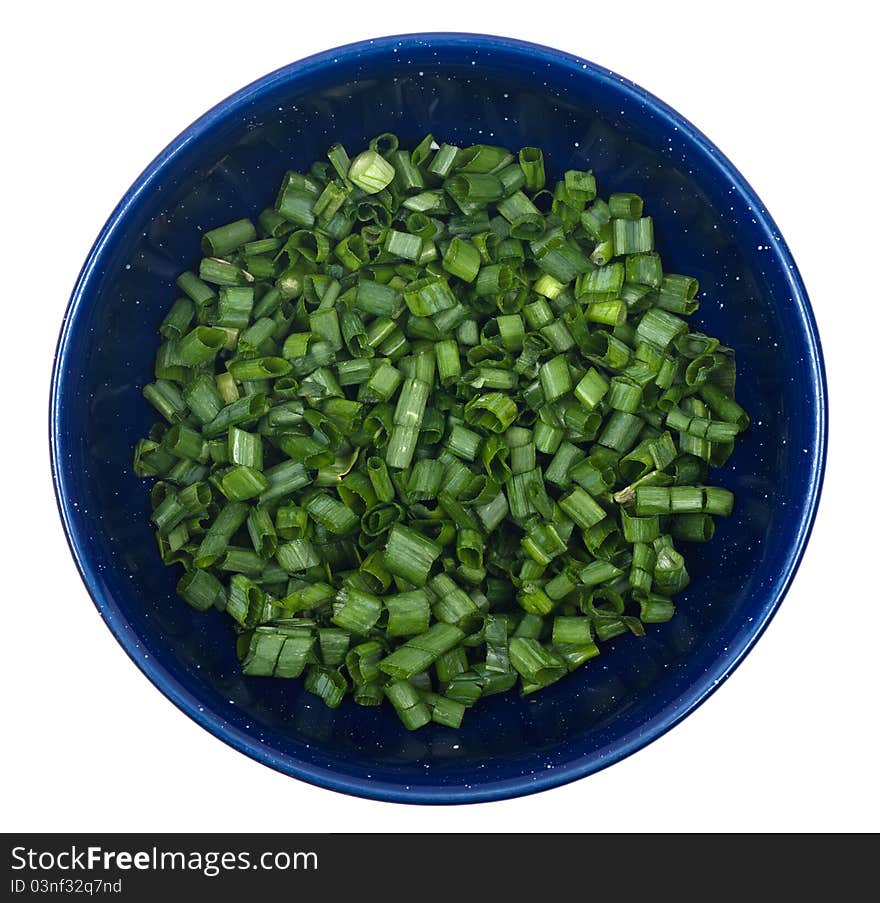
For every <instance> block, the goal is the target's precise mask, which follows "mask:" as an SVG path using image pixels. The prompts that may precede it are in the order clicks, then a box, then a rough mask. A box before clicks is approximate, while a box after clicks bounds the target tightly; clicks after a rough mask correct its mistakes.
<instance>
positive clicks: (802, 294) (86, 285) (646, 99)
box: [49, 32, 828, 804]
mask: <svg viewBox="0 0 880 903" xmlns="http://www.w3.org/2000/svg"><path fill="white" fill-rule="evenodd" d="M425 43H430V44H432V45H440V46H448V47H456V48H461V47H471V48H473V49H474V50H475V51H479V50H481V49H483V50H486V49H490V50H502V51H508V52H513V53H518V54H528V55H529V56H531V57H532V58H533V59H535V61H536V62H544V63H546V64H547V65H553V66H558V67H561V68H563V69H567V70H570V71H572V73H573V74H575V75H578V76H581V77H584V78H585V79H587V80H589V81H594V82H599V83H601V84H602V85H603V86H604V87H607V88H613V90H615V91H620V92H622V93H623V94H625V95H627V96H628V97H629V98H630V99H631V100H633V101H635V102H637V103H639V104H641V105H642V106H644V107H646V108H648V110H649V111H650V112H651V113H653V114H654V115H655V116H657V117H658V118H660V119H663V120H665V121H666V122H668V123H671V124H672V125H674V126H675V127H677V128H678V131H679V132H680V133H681V134H682V135H683V136H684V137H685V138H686V139H687V140H688V142H689V143H690V144H692V145H693V146H694V147H695V148H696V150H697V151H698V152H700V153H702V154H703V155H704V156H705V157H706V158H707V159H711V160H712V162H713V163H714V166H715V167H716V168H717V170H719V171H720V172H721V173H722V174H723V175H724V177H725V178H726V179H728V180H729V182H730V184H731V185H734V186H736V188H737V190H738V191H739V192H740V193H741V194H742V195H743V196H744V198H745V199H746V200H747V202H748V203H750V204H751V208H752V212H753V216H754V218H755V220H756V221H757V225H758V226H760V227H761V228H762V229H763V230H764V231H765V232H766V233H767V235H768V237H770V238H772V239H773V240H772V241H769V242H768V245H770V246H771V247H772V249H773V253H774V255H775V256H776V257H777V259H778V261H779V263H780V266H781V269H782V271H783V273H785V274H786V276H787V279H788V283H789V288H790V290H791V297H792V303H793V304H794V305H795V307H796V308H797V310H798V314H799V319H800V321H801V324H802V327H803V331H804V335H805V339H806V342H807V346H808V349H809V352H810V353H809V360H808V362H807V363H808V367H809V369H810V373H809V376H810V379H809V382H810V388H811V391H812V393H813V395H814V398H815V401H816V405H815V409H816V415H815V420H814V423H813V430H814V436H815V438H816V447H815V448H814V449H811V458H810V473H809V480H808V483H807V486H806V488H805V493H804V495H805V504H804V507H803V509H802V511H801V513H800V517H799V521H798V524H797V530H796V534H795V538H794V541H793V543H792V544H791V546H790V548H789V550H788V553H787V555H786V557H785V559H784V560H783V561H781V562H780V563H779V575H780V578H781V579H780V578H778V579H777V580H776V581H775V592H773V593H772V594H771V595H770V596H769V597H768V598H767V600H766V601H765V603H764V605H763V606H762V609H761V611H760V612H759V614H757V615H756V616H755V619H754V621H753V623H752V627H751V630H750V631H749V632H748V633H747V634H744V635H743V636H741V637H740V638H739V640H738V642H737V643H736V644H734V645H731V646H730V647H729V648H728V649H727V651H726V653H725V654H724V655H723V656H720V657H719V658H718V659H717V660H716V662H715V667H714V668H712V669H710V670H709V671H707V672H705V673H704V674H703V675H702V676H701V677H700V679H699V680H698V681H696V682H695V683H694V684H693V685H692V686H691V687H690V688H689V690H688V692H687V693H686V695H684V696H683V697H682V698H681V704H680V705H679V706H678V708H676V709H675V710H673V711H670V710H669V708H670V707H667V709H666V710H664V711H663V712H661V713H660V714H659V715H658V716H656V717H654V718H652V719H651V720H650V721H649V722H647V723H646V724H645V726H644V730H642V731H639V732H637V733H636V734H635V736H633V735H632V733H631V734H630V735H629V736H625V737H622V738H619V739H618V740H616V741H614V742H613V743H612V744H611V745H610V746H609V747H608V748H606V749H605V750H604V751H603V754H602V756H601V757H600V756H598V755H597V754H596V753H595V752H590V753H585V754H583V755H581V756H580V757H578V758H577V759H574V760H572V761H570V762H568V763H566V764H565V765H560V766H558V767H556V768H553V769H548V770H545V771H542V772H541V773H539V774H524V775H520V776H517V777H514V778H509V779H506V780H504V781H498V782H494V783H493V784H490V785H480V784H479V783H476V782H475V783H470V784H468V785H467V786H465V785H460V786H456V787H449V788H444V787H442V786H440V787H436V788H430V789H429V788H416V787H410V788H405V787H404V786H403V785H402V784H392V783H388V782H377V781H374V780H372V779H369V778H364V777H354V776H350V775H339V774H337V773H335V772H333V771H332V770H331V769H329V768H326V767H325V768H321V767H317V766H315V765H312V764H310V763H306V762H302V761H299V760H296V759H294V758H293V757H292V756H290V755H288V754H284V755H281V754H275V753H273V751H272V750H271V748H269V747H267V745H266V744H264V743H261V742H259V740H258V739H256V738H255V737H254V736H252V735H250V734H247V733H245V732H244V731H241V730H239V729H238V728H236V727H234V726H232V725H230V724H229V723H228V722H226V721H225V720H224V719H223V718H222V717H221V716H220V715H218V714H215V713H213V712H211V711H209V710H208V709H207V707H203V706H202V705H200V701H199V699H198V698H197V697H196V696H195V695H194V694H192V693H191V692H190V691H189V690H187V689H186V688H185V687H184V686H182V685H181V684H180V683H179V682H178V681H177V680H176V679H175V678H174V677H173V676H172V675H171V673H170V672H169V671H168V670H167V669H166V668H165V666H164V665H162V664H161V663H160V662H159V661H158V660H156V659H154V658H153V657H149V658H145V657H144V656H143V654H141V653H140V651H139V650H138V649H137V648H136V644H137V636H136V634H135V633H134V631H133V630H132V629H131V628H130V626H129V625H128V622H127V621H126V619H125V618H124V616H122V614H121V612H120V610H119V608H118V606H117V605H116V603H115V602H114V600H113V599H112V598H111V597H110V595H109V593H107V592H105V590H104V587H103V586H102V584H101V581H100V580H99V578H98V575H97V574H96V573H95V569H94V566H93V565H92V564H91V563H90V561H89V553H88V544H89V543H88V539H87V537H85V536H84V535H81V534H80V532H79V531H78V529H77V527H76V525H75V521H74V518H73V514H74V511H73V508H74V504H73V500H72V498H71V494H70V488H69V486H68V481H67V477H66V475H65V472H64V469H63V467H61V466H60V464H59V462H60V461H61V460H62V459H63V457H64V448H65V444H66V442H67V437H66V436H65V435H63V433H62V431H61V419H62V409H63V404H62V402H61V399H62V394H63V393H62V387H63V384H64V382H65V376H64V374H65V371H66V369H67V367H66V363H67V356H68V352H69V347H68V346H69V340H70V337H71V335H72V334H73V332H74V330H75V327H76V323H77V319H78V315H79V314H80V312H81V310H82V308H83V306H84V302H86V301H87V299H88V297H89V295H90V293H91V288H92V285H93V284H94V283H95V282H96V281H98V280H99V279H100V277H101V274H102V271H101V261H102V257H103V255H104V253H105V251H106V250H107V249H108V246H109V245H111V244H112V243H113V241H114V236H115V235H116V234H117V232H119V231H122V230H124V228H125V219H126V215H127V213H128V211H129V209H130V208H131V207H132V205H133V204H134V203H135V202H136V201H137V199H138V198H139V197H140V196H141V195H142V194H143V193H144V192H147V191H150V190H151V188H152V185H153V183H154V182H156V181H157V180H158V178H159V176H161V174H162V172H163V170H164V168H165V166H166V165H167V164H168V163H170V162H171V161H172V160H173V159H174V158H175V157H176V156H177V155H178V154H179V153H180V152H181V151H182V150H183V149H184V148H185V147H186V146H187V145H189V144H190V143H191V142H192V141H194V140H197V139H198V138H199V136H200V134H201V133H203V132H204V131H205V130H207V129H209V128H210V127H211V126H212V125H213V124H215V123H217V122H219V121H221V120H223V119H225V118H226V117H227V116H229V115H230V114H235V113H238V112H239V111H242V110H243V109H244V108H245V107H246V106H247V105H248V104H249V103H251V102H252V101H253V100H254V99H256V98H258V97H260V96H262V95H263V94H264V93H266V92H267V91H270V90H271V89H272V88H273V87H275V86H276V85H278V84H279V83H282V82H285V81H288V80H290V79H291V78H294V79H297V78H300V77H303V76H305V75H307V74H308V73H309V72H313V71H315V70H319V69H322V68H324V67H325V66H327V65H328V64H330V65H332V64H333V63H334V62H340V61H346V62H348V61H354V60H356V59H357V58H358V57H359V56H360V55H361V54H362V53H365V52H369V53H371V54H372V53H375V52H377V51H378V52H381V51H383V50H387V51H389V52H392V51H394V50H395V49H397V50H399V49H400V48H404V47H407V46H414V45H418V44H425ZM827 421H828V391H827V383H826V376H825V364H824V359H823V355H822V348H821V343H820V340H819V334H818V329H817V326H816V322H815V319H814V315H813V312H812V309H811V307H810V302H809V298H808V295H807V291H806V288H805V286H804V284H803V280H802V279H801V276H800V273H799V272H798V269H797V266H796V264H795V262H794V259H793V258H792V256H791V253H790V251H789V249H788V246H787V244H786V243H785V239H784V238H783V237H782V234H781V232H780V231H779V229H778V228H777V226H776V224H775V222H774V221H773V218H772V217H771V216H770V214H769V213H768V212H767V211H766V208H765V207H764V205H763V203H762V202H761V201H760V199H759V198H758V196H757V194H756V193H755V191H754V189H752V187H751V186H750V185H749V183H748V182H747V181H746V180H745V178H744V177H743V176H742V174H741V173H740V172H739V171H738V170H737V169H736V167H735V166H734V165H733V164H732V163H731V162H730V161H729V160H728V159H727V157H726V156H725V155H724V154H723V153H722V152H721V151H720V150H719V149H718V148H717V147H716V146H715V145H714V144H713V143H712V142H711V141H710V140H709V139H708V138H707V137H706V136H705V135H704V134H703V133H702V132H701V131H699V129H697V128H696V127H695V126H694V125H693V124H692V123H691V122H689V121H688V120H687V119H686V118H685V117H684V116H682V115H681V114H680V113H678V112H677V111H675V110H674V109H673V108H672V107H670V106H669V105H667V104H666V103H664V102H663V101H662V100H660V99H659V98H657V97H655V96H654V95H653V94H651V93H649V92H648V91H646V90H645V89H644V88H641V87H640V86H638V85H636V84H635V83H634V82H632V81H630V80H629V79H626V78H623V77H622V76H620V75H618V74H616V73H615V72H612V71H611V70H610V69H607V68H605V67H602V66H599V65H597V64H595V63H592V62H590V61H589V60H585V59H583V58H581V57H578V56H575V55H573V54H571V53H567V52H565V51H562V50H557V49H554V48H551V47H547V46H544V45H541V44H535V43H532V42H529V41H522V40H519V39H515V38H507V37H501V36H497V35H488V34H478V33H458V32H426V33H409V34H399V35H390V36H386V37H378V38H373V39H367V40H363V41H358V42H355V43H351V44H346V45H343V46H340V47H336V48H331V49H329V50H325V51H322V52H320V53H316V54H313V55H311V56H308V57H305V58H303V59H300V60H298V61H295V62H292V63H289V64H288V65H286V66H283V67H281V68H279V69H276V70H274V71H272V72H270V73H268V74H267V75H264V76H263V77H261V78H259V79H257V80H255V81H253V82H251V83H250V84H249V85H246V86H245V87H243V88H241V89H240V90H238V91H236V92H235V93H233V94H231V95H230V96H228V97H227V98H225V99H224V100H221V101H220V102H219V103H217V104H216V105H215V106H213V107H212V108H211V109H209V110H208V111H207V112H206V113H204V114H203V115H202V116H200V117H199V118H198V119H196V120H195V121H194V122H193V123H192V124H191V125H189V126H187V127H186V128H185V129H184V130H183V131H182V132H181V133H180V134H179V135H177V137H176V138H174V139H173V140H172V141H171V142H170V143H169V144H168V145H167V146H166V147H165V148H164V150H162V151H161V152H160V153H159V154H158V155H157V156H156V157H155V158H154V159H153V160H152V162H150V163H149V164H148V165H147V166H146V168H145V169H144V170H143V172H141V174H140V175H139V176H138V177H137V178H136V179H135V181H134V182H133V183H132V185H131V187H130V188H129V189H128V190H127V191H126V193H125V194H124V195H123V197H122V199H121V200H120V201H119V203H118V204H117V206H116V208H115V209H114V210H113V212H112V213H111V214H110V216H109V217H108V219H107V221H106V223H105V224H104V226H103V227H102V229H101V231H100V233H99V234H98V237H97V238H96V239H95V242H94V244H93V245H92V248H91V250H90V251H89V253H88V256H87V257H86V260H85V262H84V264H83V266H82V269H81V271H80V273H79V275H78V277H77V280H76V283H75V286H74V288H73V291H72V293H71V296H70V300H69V301H68V304H67V308H66V310H65V313H64V319H63V321H62V325H61V330H60V333H59V337H58V342H57V345H56V349H55V357H54V363H53V370H52V378H51V392H50V400H49V444H50V455H51V469H52V480H53V485H54V491H55V500H56V503H57V506H58V511H59V514H60V516H61V521H62V525H63V528H64V533H65V537H66V540H67V544H68V546H69V548H70V552H71V554H72V556H73V559H74V562H75V564H76V567H77V570H78V571H79V574H80V577H81V579H82V581H83V583H84V585H85V587H86V590H87V592H88V593H89V595H90V597H91V599H92V601H93V603H94V604H95V606H96V607H97V609H98V611H99V613H100V615H101V617H102V618H103V620H104V621H105V623H106V625H107V627H108V628H109V629H110V631H111V632H112V633H113V635H114V636H115V637H116V640H117V641H118V642H119V644H120V645H121V646H122V648H123V649H124V650H125V652H126V653H127V655H128V656H129V658H131V660H132V661H133V662H134V663H135V664H136V665H137V667H138V668H139V669H140V670H141V672H142V673H143V674H144V675H145V676H146V677H147V679H148V680H149V681H150V682H151V683H152V684H153V685H154V686H155V687H156V688H157V689H158V690H159V691H160V692H161V693H162V694H163V695H165V696H166V697H167V698H168V699H169V700H170V701H171V702H172V703H174V705H175V706H177V708H179V709H180V710H181V711H182V712H184V713H185V714H186V715H188V716H189V717H190V718H191V719H192V720H193V721H195V722H196V723H197V724H199V725H200V726H201V727H203V728H205V730H207V731H209V732H210V733H212V734H214V736H216V737H217V738H218V739H220V740H222V741H223V742H225V743H227V744H229V745H230V746H232V747H233V748H234V749H237V750H238V751H239V752H242V753H244V754H245V755H247V756H249V757H250V758H252V759H254V760H256V761H257V762H260V763H262V764H263V765H267V766H269V767H270V768H273V769H275V770H277V771H280V772H282V773H283V774H287V775H289V776H291V777H295V778H298V779H300V780H303V781H306V782H308V783H310V784H313V785H316V786H319V787H323V788H326V789H329V790H335V791H340V792H344V793H348V794H351V795H354V796H358V797H363V798H367V799H374V800H379V801H383V802H399V803H421V804H450V803H451V804H456V803H476V802H491V801H497V800H502V799H509V798H512V797H518V796H525V795H528V794H532V793H537V792H539V791H542V790H548V789H550V788H553V787H559V786H561V785H563V784H567V783H569V782H571V781H574V780H578V779H579V778H583V777H586V776H588V775H590V774H594V773H595V772H597V771H600V770H602V769H604V768H607V767H608V766H609V765H613V764H614V763H616V762H618V761H620V760H621V759H623V758H625V757H627V756H629V755H631V754H632V753H634V752H636V751H637V750H639V749H642V748H643V747H645V746H647V745H648V744H649V743H652V742H653V741H654V740H656V739H658V738H659V737H661V736H663V735H664V734H665V733H666V732H667V731H669V730H670V729H671V728H673V727H674V726H675V725H676V724H678V723H679V722H680V721H682V720H683V719H684V718H686V717H687V716H688V715H689V714H691V713H692V712H693V711H694V710H696V709H697V708H698V707H699V706H700V705H702V703H703V702H705V701H706V699H708V698H709V697H710V696H711V695H712V694H713V693H714V692H715V690H717V689H718V687H719V686H720V685H721V684H722V683H724V682H725V681H726V679H727V678H728V677H729V676H730V675H731V674H732V673H733V671H734V670H735V669H736V668H737V667H738V665H739V664H740V663H741V662H742V660H743V659H744V658H745V656H746V655H747V654H748V652H749V651H750V650H751V649H752V647H753V646H754V644H755V643H756V642H757V640H758V639H759V638H760V637H761V635H762V634H763V633H764V631H765V630H766V628H767V626H768V624H769V623H770V621H771V620H772V618H773V616H774V615H775V613H776V611H777V610H778V608H779V606H780V604H781V602H782V600H783V598H784V597H785V595H786V593H787V592H788V590H789V588H790V586H791V583H792V580H793V578H794V575H795V573H796V572H797V569H798V566H799V565H800V563H801V560H802V558H803V555H804V551H805V548H806V545H807V542H808V540H809V537H810V533H811V531H812V528H813V524H814V522H815V518H816V512H817V508H818V504H819V499H820V496H821V491H822V482H823V477H824V472H825V463H826V456H827V445H828V433H827Z"/></svg>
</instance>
